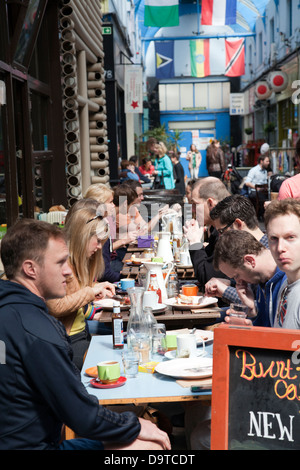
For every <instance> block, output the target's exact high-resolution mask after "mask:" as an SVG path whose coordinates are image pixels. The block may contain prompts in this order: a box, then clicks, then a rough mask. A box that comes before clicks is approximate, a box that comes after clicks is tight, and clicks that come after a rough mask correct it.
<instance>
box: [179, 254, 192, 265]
mask: <svg viewBox="0 0 300 470" xmlns="http://www.w3.org/2000/svg"><path fill="white" fill-rule="evenodd" d="M179 262H180V264H182V265H183V266H187V265H188V264H190V256H189V253H187V252H185V251H183V252H182V253H180V255H179Z"/></svg>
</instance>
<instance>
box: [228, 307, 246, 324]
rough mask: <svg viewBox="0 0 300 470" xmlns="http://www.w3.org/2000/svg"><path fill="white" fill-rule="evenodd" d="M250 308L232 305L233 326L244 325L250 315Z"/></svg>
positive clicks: (230, 312)
mask: <svg viewBox="0 0 300 470" xmlns="http://www.w3.org/2000/svg"><path fill="white" fill-rule="evenodd" d="M248 310H249V309H248V307H246V305H244V304H234V303H232V304H230V310H229V318H230V323H231V324H232V325H243V324H244V323H245V319H246V318H247V314H248Z"/></svg>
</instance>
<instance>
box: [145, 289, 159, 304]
mask: <svg viewBox="0 0 300 470" xmlns="http://www.w3.org/2000/svg"><path fill="white" fill-rule="evenodd" d="M143 307H144V308H145V307H151V308H153V309H155V308H158V295H157V293H156V292H155V291H153V290H146V291H145V292H144V297H143Z"/></svg>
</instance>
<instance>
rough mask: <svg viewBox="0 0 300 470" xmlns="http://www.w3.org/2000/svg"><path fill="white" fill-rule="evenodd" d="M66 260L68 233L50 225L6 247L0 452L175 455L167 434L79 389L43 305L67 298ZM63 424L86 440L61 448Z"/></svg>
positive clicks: (14, 231)
mask: <svg viewBox="0 0 300 470" xmlns="http://www.w3.org/2000/svg"><path fill="white" fill-rule="evenodd" d="M68 257H69V253H68V248H67V245H66V243H65V240H64V236H63V233H62V231H61V230H60V229H59V228H57V227H56V226H55V225H51V224H48V223H47V222H42V221H35V220H26V219H23V220H20V221H19V222H17V223H16V224H15V225H14V226H13V227H11V228H10V229H9V230H8V231H7V234H6V235H5V236H4V238H3V239H2V243H1V259H2V263H3V266H4V269H5V274H6V277H7V279H8V280H0V340H1V341H2V344H5V358H4V359H5V360H4V361H3V360H2V364H1V365H0V417H1V418H0V450H16V449H18V450H25V449H26V450H38V449H40V450H43V449H45V450H46V449H49V450H51V449H68V450H70V449H72V450H77V449H86V450H87V449H99V450H101V449H104V448H112V449H118V448H119V449H122V448H126V449H127V448H129V449H135V448H140V449H148V448H149V445H150V448H152V444H153V445H154V447H153V448H159V449H162V448H166V449H169V448H170V446H169V440H168V437H167V436H166V434H165V433H164V432H162V431H160V430H159V429H158V428H157V427H156V426H154V425H153V424H152V423H150V422H149V421H146V422H145V420H143V419H138V418H137V417H136V416H135V415H134V414H132V413H127V412H125V413H114V412H111V411H109V410H107V409H106V408H104V407H102V406H100V405H99V403H98V400H97V399H96V398H95V397H93V396H92V395H90V394H89V393H88V392H87V391H86V389H85V387H84V386H83V384H82V383H81V380H80V375H79V372H78V371H77V369H76V367H75V366H74V365H73V363H72V360H71V357H72V353H71V348H70V344H69V340H68V336H67V334H66V331H65V328H64V327H63V325H62V323H61V322H60V321H58V320H57V319H55V318H54V317H52V316H51V315H50V314H49V312H48V310H47V307H46V304H45V302H46V301H47V300H49V299H53V298H59V297H63V296H64V295H65V291H66V278H67V276H69V275H70V274H71V270H70V267H69V264H68ZM63 423H64V424H65V425H66V426H68V427H69V428H71V429H72V430H73V431H74V432H75V433H76V434H78V435H80V436H81V437H82V438H80V439H73V440H70V441H63V442H62V443H61V444H60V437H61V429H62V424H63ZM103 441H105V443H106V444H105V446H104V444H103ZM108 443H111V444H110V445H108ZM116 443H117V444H116Z"/></svg>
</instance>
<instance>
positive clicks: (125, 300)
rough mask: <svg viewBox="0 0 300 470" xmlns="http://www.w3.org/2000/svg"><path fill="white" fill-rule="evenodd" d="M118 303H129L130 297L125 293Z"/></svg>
mask: <svg viewBox="0 0 300 470" xmlns="http://www.w3.org/2000/svg"><path fill="white" fill-rule="evenodd" d="M120 303H121V305H130V297H129V296H128V295H126V297H124V298H123V299H122V300H121V302H120Z"/></svg>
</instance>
